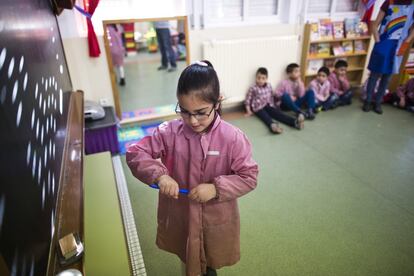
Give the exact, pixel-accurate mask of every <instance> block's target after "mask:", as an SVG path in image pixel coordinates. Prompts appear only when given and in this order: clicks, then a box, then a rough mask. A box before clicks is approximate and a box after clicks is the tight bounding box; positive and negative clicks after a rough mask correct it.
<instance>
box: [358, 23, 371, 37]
mask: <svg viewBox="0 0 414 276" xmlns="http://www.w3.org/2000/svg"><path fill="white" fill-rule="evenodd" d="M356 33H357V35H358V36H368V35H369V30H368V25H367V23H366V22H362V21H360V22H358V26H357V29H356Z"/></svg>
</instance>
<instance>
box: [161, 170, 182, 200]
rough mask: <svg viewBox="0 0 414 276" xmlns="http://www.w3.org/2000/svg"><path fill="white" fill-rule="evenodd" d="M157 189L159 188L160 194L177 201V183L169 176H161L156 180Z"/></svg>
mask: <svg viewBox="0 0 414 276" xmlns="http://www.w3.org/2000/svg"><path fill="white" fill-rule="evenodd" d="M158 187H160V193H162V194H164V195H166V196H168V197H171V198H175V199H178V192H179V188H178V183H177V182H176V181H175V180H174V179H173V178H172V177H170V176H169V175H163V176H161V177H160V178H159V179H158Z"/></svg>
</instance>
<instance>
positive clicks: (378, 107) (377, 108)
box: [374, 104, 383, 115]
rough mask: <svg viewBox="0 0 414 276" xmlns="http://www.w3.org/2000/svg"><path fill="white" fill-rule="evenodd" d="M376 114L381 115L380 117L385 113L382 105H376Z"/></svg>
mask: <svg viewBox="0 0 414 276" xmlns="http://www.w3.org/2000/svg"><path fill="white" fill-rule="evenodd" d="M374 112H375V113H377V114H380V115H381V114H382V113H383V112H382V108H381V105H380V104H377V105H375V107H374Z"/></svg>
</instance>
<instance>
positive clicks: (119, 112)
mask: <svg viewBox="0 0 414 276" xmlns="http://www.w3.org/2000/svg"><path fill="white" fill-rule="evenodd" d="M165 20H169V21H170V20H183V21H184V32H185V46H186V51H187V53H186V62H187V65H189V64H190V32H189V28H188V16H174V17H157V18H130V19H116V20H103V21H102V25H103V30H104V33H103V36H104V44H105V53H106V59H107V64H108V69H109V74H110V78H111V86H112V95H113V97H114V104H115V112H116V115H117V116H118V118H119V119H122V107H121V101H120V99H119V90H118V86H117V84H116V74H115V71H114V68H113V63H112V56H111V51H110V48H109V41H108V37H107V36H106V30H107V27H106V26H107V25H109V24H123V23H137V22H154V21H165Z"/></svg>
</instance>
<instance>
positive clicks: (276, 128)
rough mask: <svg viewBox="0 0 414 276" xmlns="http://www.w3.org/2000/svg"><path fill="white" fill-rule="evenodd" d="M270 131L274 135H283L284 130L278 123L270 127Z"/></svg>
mask: <svg viewBox="0 0 414 276" xmlns="http://www.w3.org/2000/svg"><path fill="white" fill-rule="evenodd" d="M270 130H271V131H272V132H273V133H274V134H281V133H282V132H283V128H281V127H279V124H277V123H272V124H271V125H270Z"/></svg>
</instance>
